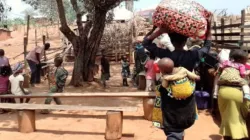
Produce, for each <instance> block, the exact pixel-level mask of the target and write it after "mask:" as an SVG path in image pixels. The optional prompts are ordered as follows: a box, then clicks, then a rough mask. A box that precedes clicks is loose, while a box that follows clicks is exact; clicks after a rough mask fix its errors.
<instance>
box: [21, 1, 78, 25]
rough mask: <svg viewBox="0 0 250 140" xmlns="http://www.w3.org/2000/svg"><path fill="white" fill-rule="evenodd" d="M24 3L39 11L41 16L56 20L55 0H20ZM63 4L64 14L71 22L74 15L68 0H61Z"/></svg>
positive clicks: (57, 17)
mask: <svg viewBox="0 0 250 140" xmlns="http://www.w3.org/2000/svg"><path fill="white" fill-rule="evenodd" d="M22 1H24V2H25V3H27V4H29V5H31V6H32V7H33V8H34V9H35V10H37V11H38V12H39V14H41V15H42V16H45V17H47V18H48V19H49V20H50V21H53V22H55V21H58V20H59V16H58V12H57V10H58V9H57V4H56V0H22ZM63 3H64V5H65V13H66V14H65V16H66V18H67V21H68V22H69V23H71V22H73V21H74V20H75V19H76V17H75V12H74V10H73V7H72V5H71V4H70V1H69V0H63Z"/></svg>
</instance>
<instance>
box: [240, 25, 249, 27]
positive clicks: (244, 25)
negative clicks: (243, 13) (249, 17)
mask: <svg viewBox="0 0 250 140" xmlns="http://www.w3.org/2000/svg"><path fill="white" fill-rule="evenodd" d="M240 28H250V25H241V26H240Z"/></svg>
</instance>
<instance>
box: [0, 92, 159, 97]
mask: <svg viewBox="0 0 250 140" xmlns="http://www.w3.org/2000/svg"><path fill="white" fill-rule="evenodd" d="M155 96H156V94H155V92H120V93H119V92H113V93H112V92H109V93H55V94H52V95H50V94H30V95H13V94H9V95H0V98H48V97H60V98H71V97H72V98H73V97H75V98H81V97H82V98H85V97H93V98H95V97H132V98H143V97H155Z"/></svg>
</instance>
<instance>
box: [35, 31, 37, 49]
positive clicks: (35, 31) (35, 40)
mask: <svg viewBox="0 0 250 140" xmlns="http://www.w3.org/2000/svg"><path fill="white" fill-rule="evenodd" d="M35 44H36V47H37V30H36V29H35Z"/></svg>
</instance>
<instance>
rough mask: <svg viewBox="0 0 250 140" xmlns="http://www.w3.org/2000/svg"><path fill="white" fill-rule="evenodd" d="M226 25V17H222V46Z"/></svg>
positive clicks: (222, 44)
mask: <svg viewBox="0 0 250 140" xmlns="http://www.w3.org/2000/svg"><path fill="white" fill-rule="evenodd" d="M224 25H225V19H224V18H221V34H222V35H221V41H222V43H221V46H222V47H224V33H225V28H224Z"/></svg>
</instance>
